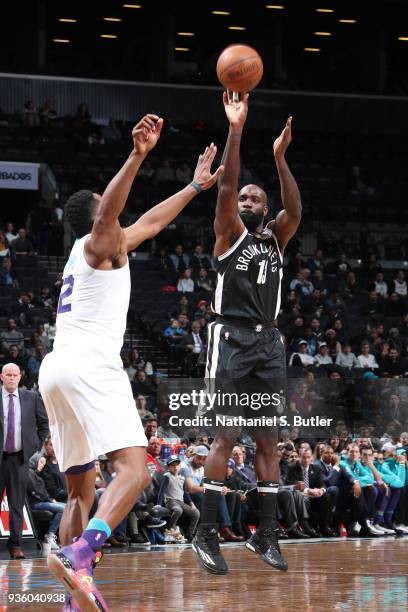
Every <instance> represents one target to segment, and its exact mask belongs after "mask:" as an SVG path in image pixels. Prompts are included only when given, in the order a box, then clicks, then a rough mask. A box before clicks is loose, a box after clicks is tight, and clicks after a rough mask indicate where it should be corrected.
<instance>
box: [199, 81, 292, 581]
mask: <svg viewBox="0 0 408 612" xmlns="http://www.w3.org/2000/svg"><path fill="white" fill-rule="evenodd" d="M224 108H225V112H226V115H227V118H228V121H229V134H228V139H227V143H226V146H225V150H224V155H223V161H222V163H223V164H224V166H225V170H224V173H223V175H222V176H221V177H220V179H219V180H218V200H217V207H216V217H215V223H214V229H215V234H216V242H215V247H214V255H215V257H216V258H217V262H218V265H217V271H218V280H217V288H216V291H215V295H214V299H213V303H212V307H213V310H214V312H215V313H216V315H217V318H216V320H215V322H214V323H211V324H210V326H209V331H208V354H207V368H206V378H207V379H209V380H212V381H215V385H216V387H217V388H218V386H222V387H223V389H227V390H228V391H232V390H235V391H236V390H240V391H241V392H244V391H248V390H255V391H266V390H268V389H271V390H275V391H276V389H279V387H280V386H281V382H282V381H283V380H284V379H285V347H284V344H283V341H282V338H281V335H280V333H279V330H278V329H277V328H276V327H275V324H274V321H275V320H276V318H277V316H278V313H279V309H280V296H281V281H282V272H283V270H282V264H283V260H282V254H283V251H284V249H285V247H286V245H287V243H288V241H289V240H290V238H291V237H292V236H293V235H294V233H295V232H296V230H297V228H298V226H299V223H300V219H301V209H302V207H301V199H300V194H299V190H298V187H297V184H296V181H295V179H294V178H293V176H292V174H291V172H290V170H289V167H288V165H287V163H286V160H285V152H286V149H287V147H288V145H289V143H290V142H291V123H292V118H291V117H289V119H288V120H287V122H286V126H285V128H284V129H283V131H282V133H281V135H280V136H279V138H277V140H275V143H274V147H273V152H274V156H275V162H276V167H277V170H278V174H279V180H280V185H281V198H282V203H283V207H284V209H283V210H281V211H280V212H279V213H278V214H277V216H276V218H275V220H274V221H270V222H269V223H268V224H267V226H266V227H265V228H264V220H265V217H266V216H267V214H268V203H267V196H266V193H265V192H264V191H263V189H261V188H260V187H258V186H256V185H246V186H245V187H243V188H242V189H241V191H240V192H239V193H238V177H239V171H240V159H239V152H240V144H241V136H242V131H243V128H244V124H245V121H246V117H247V113H248V94H243V95H242V96H241V100H240V101H239V102H233V101H232V98H230V96H229V95H228V94H227V93H224ZM248 387H249V388H248ZM237 408H240V407H237ZM217 410H218V412H222V407H218V409H217ZM272 414H273V413H272ZM252 416H254V414H252ZM238 434H239V430H237V429H233V428H228V427H225V428H222V429H220V430H218V432H217V433H216V436H215V439H214V442H213V444H212V446H211V450H210V453H209V455H208V457H207V460H206V464H205V481H204V503H203V510H202V515H201V523H200V526H199V529H198V531H197V534H196V537H195V539H194V541H193V548H194V550H195V551H196V553H197V556H198V559H199V561H200V563H201V565H202V566H203V567H204V568H205V569H206V570H207V571H209V572H212V573H216V574H225V573H226V572H227V571H228V566H227V564H226V563H225V560H224V558H223V556H222V554H221V552H220V547H219V542H218V525H217V524H216V517H217V507H218V500H219V496H220V495H221V491H222V488H223V486H224V477H225V472H226V466H227V461H228V458H229V457H230V454H231V451H232V448H233V446H234V444H235V439H236V436H237V435H238ZM255 438H256V456H255V471H256V475H257V481H258V487H257V491H258V508H259V513H258V514H259V523H258V526H257V531H256V533H255V534H254V535H252V537H251V538H250V540H249V541H248V542H247V543H246V546H247V547H248V548H249V549H250V550H252V551H253V552H255V553H257V554H259V555H260V556H261V558H262V559H263V560H264V561H265V562H266V563H268V564H270V565H271V566H273V567H275V568H276V569H279V570H283V571H285V570H286V569H287V563H286V561H285V559H284V558H283V555H282V553H281V551H280V548H279V543H278V537H277V520H276V507H277V492H278V483H279V464H278V458H277V452H276V445H277V431H276V430H275V429H273V428H262V429H257V430H256V431H255Z"/></svg>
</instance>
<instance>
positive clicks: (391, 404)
mask: <svg viewBox="0 0 408 612" xmlns="http://www.w3.org/2000/svg"><path fill="white" fill-rule="evenodd" d="M384 412H385V414H386V415H387V418H388V419H391V420H394V421H399V422H400V423H402V422H404V421H405V419H406V418H407V417H408V411H407V409H406V407H405V406H404V405H403V403H402V402H401V397H400V396H399V395H398V394H397V393H392V394H391V395H390V398H389V400H388V404H387V406H385V408H384Z"/></svg>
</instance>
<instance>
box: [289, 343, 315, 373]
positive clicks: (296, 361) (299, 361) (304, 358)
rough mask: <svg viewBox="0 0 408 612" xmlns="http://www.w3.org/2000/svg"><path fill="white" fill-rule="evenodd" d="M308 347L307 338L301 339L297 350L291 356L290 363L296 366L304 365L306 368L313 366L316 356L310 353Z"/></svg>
mask: <svg viewBox="0 0 408 612" xmlns="http://www.w3.org/2000/svg"><path fill="white" fill-rule="evenodd" d="M307 348H308V346H307V342H306V340H299V342H298V348H297V351H296V352H295V353H292V355H291V356H290V359H289V365H290V366H296V367H299V366H302V367H304V368H306V367H308V366H312V365H313V363H314V358H313V357H312V356H311V355H309V354H308V352H307Z"/></svg>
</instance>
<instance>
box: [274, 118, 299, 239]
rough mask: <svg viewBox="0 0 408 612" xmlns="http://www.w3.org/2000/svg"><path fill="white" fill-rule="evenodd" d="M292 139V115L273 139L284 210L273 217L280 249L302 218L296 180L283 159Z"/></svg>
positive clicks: (293, 232)
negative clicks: (279, 133)
mask: <svg viewBox="0 0 408 612" xmlns="http://www.w3.org/2000/svg"><path fill="white" fill-rule="evenodd" d="M291 140H292V117H289V118H288V120H287V121H286V126H285V127H284V129H283V130H282V133H281V135H280V136H279V137H278V138H277V139H276V140H275V142H274V145H273V153H274V156H275V162H276V167H277V169H278V174H279V182H280V186H281V198H282V204H283V207H284V210H281V211H280V212H279V213H278V214H277V216H276V219H275V228H274V229H275V236H276V238H277V241H278V243H279V247H280V249H281V251H283V249H284V248H285V246H286V245H287V243H288V242H289V240H290V239H291V238H292V236H293V235H294V234H295V232H296V230H297V228H298V227H299V224H300V220H301V218H302V200H301V197H300V193H299V188H298V186H297V183H296V180H295V178H294V176H293V174H292V173H291V171H290V169H289V166H288V164H287V162H286V159H285V153H286V149H287V148H288V146H289V144H290V143H291Z"/></svg>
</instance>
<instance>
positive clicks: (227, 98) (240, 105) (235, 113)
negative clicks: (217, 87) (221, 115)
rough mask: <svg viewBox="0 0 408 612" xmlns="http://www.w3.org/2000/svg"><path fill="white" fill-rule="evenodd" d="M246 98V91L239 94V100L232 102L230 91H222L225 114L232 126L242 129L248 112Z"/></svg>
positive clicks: (247, 95)
mask: <svg viewBox="0 0 408 612" xmlns="http://www.w3.org/2000/svg"><path fill="white" fill-rule="evenodd" d="M248 98H249V94H248V93H243V94H239V101H238V102H234V100H233V96H232V91H224V93H223V98H222V99H223V102H224V108H225V114H226V115H227V118H228V121H229V122H230V126H231V127H232V128H236V129H242V128H243V127H244V124H245V121H246V118H247V114H248Z"/></svg>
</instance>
